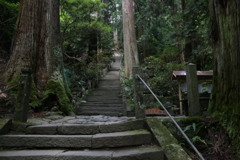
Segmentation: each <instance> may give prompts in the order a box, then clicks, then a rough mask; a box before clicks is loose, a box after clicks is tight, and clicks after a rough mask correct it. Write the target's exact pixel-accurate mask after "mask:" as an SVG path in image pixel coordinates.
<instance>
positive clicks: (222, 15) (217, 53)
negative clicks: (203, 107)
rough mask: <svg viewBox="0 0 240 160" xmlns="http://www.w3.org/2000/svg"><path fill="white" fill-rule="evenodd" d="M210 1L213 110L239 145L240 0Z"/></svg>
mask: <svg viewBox="0 0 240 160" xmlns="http://www.w3.org/2000/svg"><path fill="white" fill-rule="evenodd" d="M209 4H210V5H209V6H210V15H211V20H212V38H213V43H214V44H213V48H214V58H215V59H214V65H215V68H214V81H213V84H214V88H213V94H212V103H211V111H212V112H214V113H216V114H217V115H218V117H220V119H221V120H222V124H224V126H225V127H226V128H227V131H228V133H229V134H230V136H231V137H232V138H234V139H235V140H234V141H235V142H236V143H238V144H239V143H240V138H239V136H238V134H239V132H240V127H239V117H240V55H239V54H240V1H239V0H211V1H210V3H209ZM238 147H239V146H238ZM239 149H240V147H239Z"/></svg>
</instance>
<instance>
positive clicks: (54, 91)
mask: <svg viewBox="0 0 240 160" xmlns="http://www.w3.org/2000/svg"><path fill="white" fill-rule="evenodd" d="M52 95H55V96H56V97H57V101H58V103H59V106H60V108H59V109H60V110H61V111H62V112H63V113H64V114H69V113H71V112H72V110H73V108H72V104H71V101H70V97H69V95H70V91H69V90H67V89H66V88H65V87H64V85H63V84H61V82H59V81H56V80H49V81H48V83H47V87H46V91H45V92H44V98H43V101H46V100H47V99H48V98H49V97H50V96H52Z"/></svg>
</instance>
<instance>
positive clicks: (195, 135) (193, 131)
mask: <svg viewBox="0 0 240 160" xmlns="http://www.w3.org/2000/svg"><path fill="white" fill-rule="evenodd" d="M204 127H205V123H204V122H201V123H197V124H196V123H192V124H190V125H188V126H186V127H185V128H184V132H186V134H187V135H188V136H189V137H190V138H191V140H192V142H193V143H197V142H200V143H203V144H205V145H207V143H206V141H205V140H203V139H202V138H201V137H200V136H199V133H200V131H201V130H202V129H203V128H204Z"/></svg>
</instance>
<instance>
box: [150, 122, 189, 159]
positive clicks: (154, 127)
mask: <svg viewBox="0 0 240 160" xmlns="http://www.w3.org/2000/svg"><path fill="white" fill-rule="evenodd" d="M147 124H148V126H149V127H150V129H151V131H152V133H153V134H154V136H155V138H156V139H157V141H158V142H159V144H160V145H161V146H162V148H163V149H164V152H165V155H166V157H167V159H169V160H191V158H190V157H189V155H188V154H187V153H186V152H185V151H184V150H183V148H182V147H181V146H180V145H179V144H178V141H177V139H176V138H175V137H174V136H173V135H172V134H171V132H170V131H169V130H168V129H167V127H165V126H164V125H163V124H162V122H161V120H160V119H156V118H151V119H147ZM173 153H174V154H173Z"/></svg>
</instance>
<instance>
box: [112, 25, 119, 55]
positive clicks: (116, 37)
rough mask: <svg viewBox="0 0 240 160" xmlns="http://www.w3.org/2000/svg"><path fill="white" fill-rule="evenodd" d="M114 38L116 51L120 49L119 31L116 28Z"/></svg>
mask: <svg viewBox="0 0 240 160" xmlns="http://www.w3.org/2000/svg"><path fill="white" fill-rule="evenodd" d="M113 38H114V48H115V50H118V49H119V41H118V29H117V28H116V29H115V30H114V31H113Z"/></svg>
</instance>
